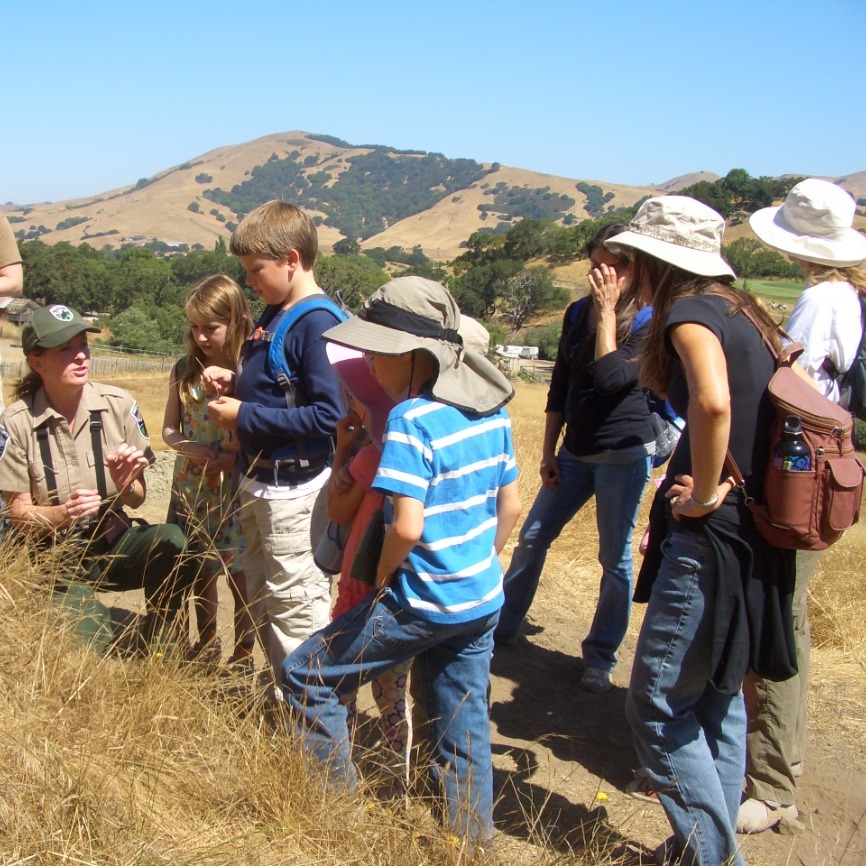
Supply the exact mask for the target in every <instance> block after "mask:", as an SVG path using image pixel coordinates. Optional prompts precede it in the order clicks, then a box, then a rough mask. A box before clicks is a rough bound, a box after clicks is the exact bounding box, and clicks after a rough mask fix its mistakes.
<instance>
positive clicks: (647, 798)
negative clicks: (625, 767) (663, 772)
mask: <svg viewBox="0 0 866 866" xmlns="http://www.w3.org/2000/svg"><path fill="white" fill-rule="evenodd" d="M625 792H626V794H628V795H629V796H630V797H634V798H635V799H637V800H643V801H644V803H654V804H655V805H656V806H660V805H661V802H660V801H659V795H658V792H657V791H656V789H655V788H653V786H652V782H650V779H649V776H647V773H646V770H645V769H644V768H643V767H639V768H638V769H637V770H635V771H634V778H633V779H632V780H631V781H630V782H629V783H628V784H627V785H626V786H625Z"/></svg>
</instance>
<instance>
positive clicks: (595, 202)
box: [575, 181, 613, 217]
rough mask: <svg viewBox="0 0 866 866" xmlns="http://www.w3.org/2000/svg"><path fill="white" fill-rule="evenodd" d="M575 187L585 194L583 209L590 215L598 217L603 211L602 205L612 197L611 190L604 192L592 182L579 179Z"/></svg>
mask: <svg viewBox="0 0 866 866" xmlns="http://www.w3.org/2000/svg"><path fill="white" fill-rule="evenodd" d="M575 187H576V189H577V190H578V191H579V192H582V193H583V194H584V195H585V196H586V203H585V204H584V206H583V209H584V210H585V211H586V212H587V213H588V214H589V215H590V216H592V217H600V216H601V215H602V214H603V213H604V206H605V205H606V204H607V203H608V202H609V201H610V200H611V199H612V198H613V193H612V192H605V191H604V190H603V189H602V188H601V187H600V186H598V185H597V184H594V183H585V182H584V181H581V182H580V183H576V184H575Z"/></svg>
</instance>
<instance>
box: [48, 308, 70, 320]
mask: <svg viewBox="0 0 866 866" xmlns="http://www.w3.org/2000/svg"><path fill="white" fill-rule="evenodd" d="M48 312H49V313H51V315H52V316H54V318H55V319H57V320H58V321H60V322H71V321H72V310H70V309H69V307H64V306H63V304H55V305H54V306H53V307H49V308H48Z"/></svg>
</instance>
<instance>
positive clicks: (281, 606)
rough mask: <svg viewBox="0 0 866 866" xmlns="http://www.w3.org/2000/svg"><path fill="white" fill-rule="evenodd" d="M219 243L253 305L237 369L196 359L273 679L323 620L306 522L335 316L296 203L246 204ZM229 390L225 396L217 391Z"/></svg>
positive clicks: (325, 423) (335, 395) (325, 453)
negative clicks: (230, 442)
mask: <svg viewBox="0 0 866 866" xmlns="http://www.w3.org/2000/svg"><path fill="white" fill-rule="evenodd" d="M230 250H231V252H232V254H233V255H236V256H237V257H238V259H239V260H240V262H241V264H242V265H243V267H244V270H245V271H246V274H247V284H248V285H249V286H250V287H251V288H253V289H254V291H255V293H256V294H257V295H258V296H259V297H260V298H261V299H262V300H263V301H264V302H265V305H266V306H265V310H264V312H263V313H262V316H261V318H260V319H259V321H258V323H257V325H256V328H255V330H254V332H253V334H252V336H251V338H250V339H249V340H248V341H247V343H246V345H245V347H244V350H243V351H242V353H241V360H240V364H239V366H238V370H237V373H236V374H235V372H234V371H228V370H221V369H219V368H208V370H207V371H205V380H206V381H208V382H209V383H210V385H211V387H212V389H213V390H214V391H215V392H216V394H217V396H216V399H214V400H212V401H211V403H210V404H209V412H210V415H211V418H212V419H213V420H214V421H215V422H216V423H217V424H219V425H220V427H222V428H223V429H225V430H229V431H233V432H236V433H237V438H238V443H239V450H240V455H239V461H238V463H239V469H240V474H241V480H240V487H239V492H238V501H239V509H240V528H241V532H242V534H243V537H244V540H245V542H246V549H245V551H244V558H243V566H244V571H245V572H246V575H247V590H248V595H249V599H250V607H251V609H252V610H251V612H252V616H253V620H254V622H255V624H256V630H257V633H258V636H259V639H260V640H261V643H262V647H263V649H264V651H265V654H266V655H267V658H268V660H269V662H270V665H271V668H272V671H273V673H274V676H275V677H276V678H278V677H279V673H280V669H281V667H282V663H283V661H284V659H285V657H286V656H287V655H288V654H289V653H290V652H291V651H292V650H294V648H295V647H296V646H298V645H299V644H300V643H301V642H302V641H303V640H305V639H306V638H307V637H308V636H309V635H311V634H312V633H313V632H315V631H317V630H319V629H320V628H323V627H324V626H325V625H326V624H327V623H328V621H329V618H330V617H329V611H330V602H331V598H330V582H329V579H328V578H327V577H326V576H325V575H324V574H323V573H322V572H321V571H320V570H319V569H318V568H317V567H316V565H315V563H314V561H313V547H314V545H313V544H312V538H313V537H316V536H317V535H318V534H320V533H316V531H315V529H314V527H313V524H314V523H315V522H317V521H319V520H321V521H322V524H323V525H322V527H320V528H321V529H323V528H324V521H325V520H326V517H325V514H324V500H322V501H321V502H320V501H319V500H320V494H321V493H322V492H323V489H324V486H325V484H326V482H327V480H328V476H329V475H330V458H331V452H332V437H333V435H334V432H335V430H336V424H337V420H338V419H339V418H341V417H342V416H343V414H344V407H343V402H342V398H341V393H340V386H339V384H338V382H337V378H336V376H335V374H334V371H333V368H332V367H331V364H330V363H329V361H328V357H327V354H326V352H325V345H326V344H325V341H324V340H323V339H322V333H323V332H324V331H326V330H328V329H329V328H332V327H333V326H334V325H336V324H338V323H340V322H342V321H343V320H344V318H345V316H344V315H343V313H342V312H341V311H340V309H339V307H337V306H336V304H334V303H333V301H331V300H330V299H328V298H327V296H326V295H325V294H324V293H323V292H322V290H321V289H320V288H319V286H318V285H317V284H316V279H315V276H314V274H313V265H314V263H315V260H316V252H317V250H318V237H317V234H316V227H315V224H314V223H313V221H312V219H311V218H310V217H309V216H308V215H307V214H305V213H304V212H303V211H302V210H301V209H300V208H298V207H296V206H295V205H292V204H287V203H285V202H280V201H269V202H267V203H265V204H263V205H260V206H259V207H257V208H255V209H254V210H253V211H251V212H250V213H249V214H248V215H247V216H246V217H245V218H244V219H243V221H242V222H241V224H240V225H239V226H238V227H237V229H236V230H235V232H234V234H233V235H232V238H231V242H230ZM227 391H232V396H227V395H226V392H227Z"/></svg>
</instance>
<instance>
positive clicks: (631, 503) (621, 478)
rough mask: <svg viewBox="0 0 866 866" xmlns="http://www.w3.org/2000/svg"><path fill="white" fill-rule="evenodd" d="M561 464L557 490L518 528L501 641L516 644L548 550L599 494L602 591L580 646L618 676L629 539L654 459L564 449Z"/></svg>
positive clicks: (539, 499) (627, 600)
mask: <svg viewBox="0 0 866 866" xmlns="http://www.w3.org/2000/svg"><path fill="white" fill-rule="evenodd" d="M557 461H558V463H559V471H560V475H561V477H562V480H561V481H560V482H559V484H558V485H557V486H556V487H553V488H551V487H542V488H541V489H540V490H539V491H538V495H537V496H536V497H535V502H534V503H533V505H532V508H531V510H530V512H529V516H528V517H527V518H526V521H525V522H524V524H523V527H522V528H521V530H520V538H519V540H518V543H517V547H516V548H515V550H514V553H513V555H512V557H511V565H510V566H509V568H508V572H507V574H506V575H505V587H504V588H505V604H504V605H503V608H502V612H501V614H500V617H499V626H498V627H497V629H496V641H497V643H499V642H501V643H504V644H509V643H513V642H514V641H515V640H516V639H517V635H518V633H519V630H520V624H521V622H523V618H524V617H525V616H526V614H527V612H528V611H529V608H530V606H531V604H532V600H533V598H535V591H536V590H537V589H538V581H539V579H540V578H541V572H542V570H543V569H544V560H545V558H546V557H547V551H548V549H549V548H550V545H551V544H553V542H554V541H555V540H556V539H557V538H558V537H559V534H560V533H561V532H562V530H563V529H564V528H565V526H566V524H567V523H568V522H569V521H570V520H571V519H572V518H573V517H574V515H575V514H577V512H578V511H580V509H581V508H582V507H583V506H584V505H585V504H586V503H587V502H588V501H589V499H590V497H591V496H593V495H595V505H596V514H597V523H598V561H599V563H600V564H601V569H602V572H601V586H600V588H599V594H598V606H597V607H596V609H595V616H594V617H593V620H592V626H591V627H590V630H589V634H588V635H587V637H586V639H585V640H584V641H583V644H582V649H583V660H584V662H585V663H586V665H588V666H589V667H594V668H599V669H600V670H603V671H612V670H613V669H614V667H616V658H617V650H618V649H619V645H620V644H621V643H622V639H623V637H624V636H625V632H626V629H627V628H628V618H629V613H630V612H631V596H632V559H631V536H632V531H633V530H634V525H635V521H636V520H637V511H638V507H639V506H640V500H641V496H642V495H643V491H644V487H646V483H647V481H648V480H649V476H650V461H651V458H650V457H641V458H640V459H639V460H635V461H634V462H633V463H625V464H613V463H588V462H586V461H584V460H580V459H579V458H577V457H574V456H573V455H572V454H570V453H569V452H568V451H566V450H565V449H564V448H563V449H561V450H560V452H559V454H558V455H557Z"/></svg>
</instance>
